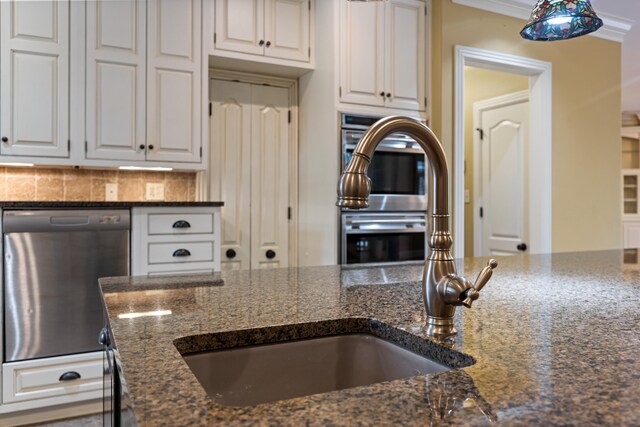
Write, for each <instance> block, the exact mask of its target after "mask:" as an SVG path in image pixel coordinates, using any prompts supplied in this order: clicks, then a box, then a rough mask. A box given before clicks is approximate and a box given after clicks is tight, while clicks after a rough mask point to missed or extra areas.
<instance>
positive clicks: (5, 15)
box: [0, 0, 69, 158]
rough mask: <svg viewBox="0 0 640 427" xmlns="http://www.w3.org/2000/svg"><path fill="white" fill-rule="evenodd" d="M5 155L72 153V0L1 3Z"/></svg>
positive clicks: (0, 101)
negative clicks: (70, 67) (70, 108)
mask: <svg viewBox="0 0 640 427" xmlns="http://www.w3.org/2000/svg"><path fill="white" fill-rule="evenodd" d="M0 138H1V141H2V142H1V143H0V155H2V156H5V155H8V156H34V155H37V156H43V157H54V158H60V157H62V158H65V157H68V156H69V143H68V140H69V2H68V1H57V0H52V1H38V2H26V1H16V2H7V1H3V2H0Z"/></svg>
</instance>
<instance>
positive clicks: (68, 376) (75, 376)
mask: <svg viewBox="0 0 640 427" xmlns="http://www.w3.org/2000/svg"><path fill="white" fill-rule="evenodd" d="M79 379H80V374H79V373H77V372H76V371H69V372H65V373H64V374H62V375H60V378H58V381H73V380H79Z"/></svg>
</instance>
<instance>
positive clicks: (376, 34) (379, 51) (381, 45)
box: [340, 0, 427, 111]
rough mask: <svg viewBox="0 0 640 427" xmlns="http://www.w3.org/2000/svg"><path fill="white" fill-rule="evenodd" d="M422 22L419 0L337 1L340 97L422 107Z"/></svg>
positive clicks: (380, 104)
mask: <svg viewBox="0 0 640 427" xmlns="http://www.w3.org/2000/svg"><path fill="white" fill-rule="evenodd" d="M425 27H426V5H425V3H424V1H421V0H384V1H382V2H352V1H347V0H341V8H340V102H345V103H352V104H362V105H369V106H377V107H387V108H398V109H406V110H414V111H424V110H425V109H426V89H425V88H426V81H427V74H426V39H425Z"/></svg>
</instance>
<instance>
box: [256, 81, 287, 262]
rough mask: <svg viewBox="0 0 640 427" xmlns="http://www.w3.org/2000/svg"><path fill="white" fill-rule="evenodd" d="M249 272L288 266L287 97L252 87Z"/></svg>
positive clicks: (281, 92) (277, 90)
mask: <svg viewBox="0 0 640 427" xmlns="http://www.w3.org/2000/svg"><path fill="white" fill-rule="evenodd" d="M251 104H252V105H251V110H252V112H251V138H252V145H251V212H252V215H251V268H252V269H257V268H275V267H287V266H288V265H289V221H288V217H287V215H288V212H287V210H288V206H289V122H288V114H289V93H288V90H287V89H283V88H277V87H268V86H257V85H254V86H252V93H251Z"/></svg>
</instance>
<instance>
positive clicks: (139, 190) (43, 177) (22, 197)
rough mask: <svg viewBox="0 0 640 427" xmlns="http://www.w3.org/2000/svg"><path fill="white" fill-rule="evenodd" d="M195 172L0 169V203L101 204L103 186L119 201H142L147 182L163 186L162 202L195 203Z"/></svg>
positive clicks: (103, 193) (103, 194) (103, 191)
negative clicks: (110, 187)
mask: <svg viewBox="0 0 640 427" xmlns="http://www.w3.org/2000/svg"><path fill="white" fill-rule="evenodd" d="M195 177H196V174H195V173H179V172H171V173H169V172H166V173H165V172H137V171H120V170H93V169H71V168H8V167H7V168H3V167H0V200H5V201H94V202H101V201H105V184H107V183H116V184H118V200H119V201H126V202H132V201H135V202H137V201H144V200H145V191H146V184H147V183H163V184H164V196H165V197H164V200H165V201H193V200H195Z"/></svg>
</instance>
